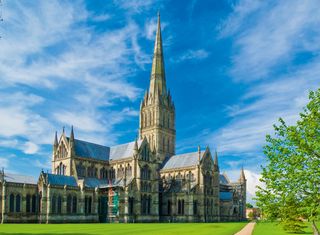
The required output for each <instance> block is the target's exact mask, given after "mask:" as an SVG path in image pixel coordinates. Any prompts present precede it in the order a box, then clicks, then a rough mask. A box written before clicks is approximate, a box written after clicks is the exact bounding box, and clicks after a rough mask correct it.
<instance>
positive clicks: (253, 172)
mask: <svg viewBox="0 0 320 235" xmlns="http://www.w3.org/2000/svg"><path fill="white" fill-rule="evenodd" d="M2 2H3V3H2V15H3V16H2V17H3V18H4V21H3V22H1V25H0V34H1V37H2V38H1V39H0V83H1V86H0V165H1V166H3V167H5V169H6V170H7V171H10V172H16V173H24V174H31V175H35V176H37V175H38V173H39V171H40V170H41V168H43V169H49V168H50V161H51V148H52V147H51V143H52V141H53V136H54V131H55V130H57V131H58V133H61V131H62V127H63V126H65V127H66V131H67V132H69V131H70V126H71V125H74V127H75V135H76V138H79V139H84V140H87V141H93V142H96V143H100V144H104V145H108V146H109V145H114V144H121V143H124V142H128V141H132V140H133V139H134V138H135V137H136V135H137V130H138V114H139V104H140V101H141V99H142V97H143V93H144V90H145V89H146V88H147V87H148V84H149V76H150V68H151V61H152V52H153V43H154V37H155V30H156V15H157V11H158V10H160V12H161V20H162V36H163V41H164V54H165V66H166V77H167V85H168V88H169V89H170V90H171V93H172V96H173V99H174V101H175V105H176V129H177V152H178V153H183V152H187V151H196V149H197V146H198V145H200V146H202V148H205V146H206V145H208V146H210V148H211V149H215V148H217V150H218V153H219V160H220V164H221V167H220V168H221V169H222V170H223V171H226V172H227V173H228V174H229V175H230V178H231V179H237V177H238V176H239V169H240V168H241V166H242V165H243V166H244V168H245V170H246V171H245V172H246V175H247V178H248V182H249V184H248V185H249V186H248V191H249V197H251V196H252V194H254V186H255V185H256V184H257V183H258V178H259V172H260V165H261V164H263V163H264V162H265V160H264V156H263V153H262V146H263V144H264V141H265V135H266V134H267V133H272V124H274V123H275V122H276V121H277V119H278V118H279V117H283V118H284V119H285V120H286V121H287V122H289V123H294V122H295V121H296V120H297V118H298V113H299V112H300V111H301V110H302V108H303V106H304V105H305V104H306V102H307V94H308V91H309V90H314V89H316V88H318V87H319V81H320V55H319V52H320V44H319V41H320V27H319V24H320V14H318V9H320V2H319V1H318V0H307V1H303V3H302V2H301V1H299V0H283V1H254V0H238V1H231V0H226V1H220V0H219V1H218V0H215V1H204V0H202V1H201V0H198V1H197V0H193V1H173V0H172V1H169V0H164V1H156V0H143V1H141V0H132V1H111V0H110V1H54V0H52V1H8V0H3V1H2Z"/></svg>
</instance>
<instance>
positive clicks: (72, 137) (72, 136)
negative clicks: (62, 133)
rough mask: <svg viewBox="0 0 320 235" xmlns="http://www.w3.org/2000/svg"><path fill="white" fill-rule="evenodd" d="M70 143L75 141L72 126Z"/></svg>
mask: <svg viewBox="0 0 320 235" xmlns="http://www.w3.org/2000/svg"><path fill="white" fill-rule="evenodd" d="M70 141H74V132H73V126H71V133H70Z"/></svg>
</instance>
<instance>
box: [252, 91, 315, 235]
mask: <svg viewBox="0 0 320 235" xmlns="http://www.w3.org/2000/svg"><path fill="white" fill-rule="evenodd" d="M279 122H280V123H279V125H274V130H275V134H274V136H270V135H267V137H266V141H267V144H266V145H265V146H264V154H265V155H266V157H267V165H266V166H265V167H262V178H261V181H262V182H263V183H264V184H265V187H258V192H257V194H256V197H257V198H256V199H257V205H258V206H259V207H260V208H261V209H262V213H263V215H264V216H266V217H268V218H271V219H275V218H279V219H280V221H281V223H282V224H283V225H284V227H285V229H287V230H288V231H292V232H299V231H301V229H302V223H301V221H300V218H306V219H308V220H309V221H311V223H312V228H313V232H314V234H315V235H319V230H318V228H317V226H316V223H315V221H316V220H318V219H319V218H320V89H319V90H317V91H315V92H310V94H309V103H308V104H307V106H306V107H305V108H304V110H303V112H302V113H301V114H300V119H299V120H298V121H297V123H296V124H295V125H291V126H290V125H287V124H286V123H285V121H284V120H283V119H281V118H280V119H279Z"/></svg>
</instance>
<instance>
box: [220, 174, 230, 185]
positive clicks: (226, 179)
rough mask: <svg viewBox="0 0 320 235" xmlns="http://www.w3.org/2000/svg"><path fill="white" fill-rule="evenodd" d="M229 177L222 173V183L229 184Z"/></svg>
mask: <svg viewBox="0 0 320 235" xmlns="http://www.w3.org/2000/svg"><path fill="white" fill-rule="evenodd" d="M229 183H230V182H229V180H228V178H227V177H226V176H225V175H224V174H220V184H229Z"/></svg>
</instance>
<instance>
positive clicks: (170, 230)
mask: <svg viewBox="0 0 320 235" xmlns="http://www.w3.org/2000/svg"><path fill="white" fill-rule="evenodd" d="M245 225H246V223H201V224H200V223H181V224H180V223H179V224H176V223H171V224H167V223H163V224H1V225H0V234H1V235H9V234H20V235H27V234H45V235H54V234H69V235H75V234H77V235H93V234H94V235H98V234H108V235H115V234H117V235H118V234H119V235H126V234H129V235H136V234H152V235H167V234H168V235H180V234H181V235H192V234H196V235H204V234H210V235H232V234H234V233H236V232H238V231H239V230H241V229H242V228H243V227H244V226H245Z"/></svg>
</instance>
